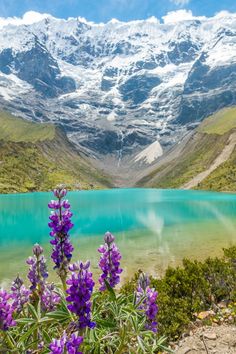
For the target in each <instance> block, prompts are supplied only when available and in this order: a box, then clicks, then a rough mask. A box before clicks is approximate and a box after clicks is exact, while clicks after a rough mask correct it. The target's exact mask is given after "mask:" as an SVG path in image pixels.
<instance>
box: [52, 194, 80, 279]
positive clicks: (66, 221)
mask: <svg viewBox="0 0 236 354" xmlns="http://www.w3.org/2000/svg"><path fill="white" fill-rule="evenodd" d="M66 194H67V191H66V189H64V188H58V189H55V190H54V196H55V197H56V198H57V200H51V202H50V203H49V204H48V207H49V208H50V209H52V210H53V211H52V212H51V215H50V216H49V219H50V222H49V224H48V226H49V227H50V228H51V232H50V236H51V237H52V238H53V239H52V240H51V241H50V243H51V244H52V245H53V252H52V255H51V258H52V260H53V262H54V263H55V269H57V270H58V275H59V276H60V278H61V279H62V281H63V282H64V283H65V279H66V276H67V273H68V265H69V263H70V260H71V257H72V252H73V250H74V248H73V246H72V244H71V242H70V235H69V231H70V230H71V229H72V227H73V224H72V222H71V217H72V212H71V211H70V204H69V202H68V200H65V199H64V197H65V196H66Z"/></svg>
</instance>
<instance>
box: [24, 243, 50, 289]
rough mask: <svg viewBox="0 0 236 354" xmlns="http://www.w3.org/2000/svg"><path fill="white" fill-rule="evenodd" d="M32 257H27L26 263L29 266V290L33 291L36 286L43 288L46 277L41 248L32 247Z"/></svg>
mask: <svg viewBox="0 0 236 354" xmlns="http://www.w3.org/2000/svg"><path fill="white" fill-rule="evenodd" d="M33 254H34V256H33V257H29V258H28V259H27V261H26V263H27V264H28V265H29V266H30V268H29V272H28V279H29V281H30V282H31V284H32V285H31V287H30V289H31V290H35V289H36V287H37V285H39V286H40V287H43V286H44V283H45V279H46V278H47V277H48V271H47V266H46V259H45V258H44V256H43V248H42V247H41V246H39V245H38V244H36V245H34V247H33Z"/></svg>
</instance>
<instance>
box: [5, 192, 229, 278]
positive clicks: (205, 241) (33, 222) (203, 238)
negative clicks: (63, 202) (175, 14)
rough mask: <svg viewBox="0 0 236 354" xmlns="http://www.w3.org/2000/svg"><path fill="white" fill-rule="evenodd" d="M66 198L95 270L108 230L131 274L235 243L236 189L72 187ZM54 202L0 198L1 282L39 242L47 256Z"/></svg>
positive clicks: (82, 249)
mask: <svg viewBox="0 0 236 354" xmlns="http://www.w3.org/2000/svg"><path fill="white" fill-rule="evenodd" d="M68 197H69V199H70V201H71V204H72V209H73V212H74V217H73V221H74V223H75V227H74V229H73V233H72V238H73V243H74V244H75V246H76V249H77V248H78V251H77V252H79V253H78V255H76V256H75V257H83V259H86V258H90V259H92V261H93V264H94V268H95V271H96V266H95V264H96V262H97V259H98V255H97V254H96V252H95V250H96V248H97V247H98V246H99V244H100V243H101V240H102V236H103V234H104V232H106V231H107V230H110V231H111V232H113V233H114V234H116V235H117V240H118V243H119V246H120V248H121V250H122V253H123V258H124V261H123V263H124V265H125V269H126V272H125V274H130V273H131V272H133V271H135V270H137V268H143V269H145V270H148V271H150V272H155V274H156V273H161V272H162V271H163V269H165V268H166V267H167V266H168V265H169V264H176V263H178V262H179V261H180V259H182V258H183V257H184V256H192V257H196V256H197V257H202V256H207V255H210V254H212V253H214V252H217V250H219V249H220V248H221V247H225V246H227V245H229V244H231V243H233V242H235V241H236V239H235V226H236V218H235V215H236V195H233V194H223V193H222V194H220V193H207V192H196V191H178V190H148V189H145V190H143V189H138V190H135V189H131V190H129V189H127V190H110V191H96V192H91V191H90V192H71V193H69V196H68ZM50 199H51V194H50V193H31V194H21V195H20V194H19V195H1V196H0V280H1V278H2V277H3V275H4V276H5V275H7V274H9V275H11V274H12V273H13V271H15V269H16V268H17V267H18V266H19V264H20V262H22V264H23V259H24V258H26V257H27V255H28V254H29V252H30V249H31V246H32V245H33V244H34V243H35V242H39V243H42V244H43V245H44V246H46V252H47V255H48V257H49V255H50V246H49V245H48V239H49V237H48V232H49V230H48V226H47V223H48V215H49V211H48V210H47V203H48V200H50ZM9 259H10V262H9ZM6 264H8V265H7V267H6ZM14 274H15V273H14Z"/></svg>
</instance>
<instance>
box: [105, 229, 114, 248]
mask: <svg viewBox="0 0 236 354" xmlns="http://www.w3.org/2000/svg"><path fill="white" fill-rule="evenodd" d="M104 241H105V243H107V244H108V246H109V245H110V244H112V242H114V241H115V236H114V235H112V233H110V232H109V231H108V232H106V233H105V236H104Z"/></svg>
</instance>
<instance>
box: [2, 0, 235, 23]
mask: <svg viewBox="0 0 236 354" xmlns="http://www.w3.org/2000/svg"><path fill="white" fill-rule="evenodd" d="M184 9H185V10H187V11H185V12H182V13H183V14H184V13H185V14H186V13H189V14H191V13H192V14H193V15H194V16H207V17H212V16H214V15H215V14H216V13H218V12H221V11H223V10H227V11H229V12H235V13H236V0H0V17H5V18H6V17H14V16H15V17H22V16H23V15H24V13H26V12H27V11H36V12H40V13H48V14H51V15H52V16H54V17H58V18H68V17H79V16H80V17H84V18H86V19H87V20H89V21H93V22H96V23H99V22H107V21H109V20H111V19H113V18H116V19H118V20H120V21H130V20H137V19H146V18H149V17H152V16H155V17H157V18H158V19H161V18H162V17H163V16H165V15H166V14H167V13H168V12H172V17H173V16H175V14H174V12H175V11H178V10H182V11H183V10H184ZM179 14H181V12H179Z"/></svg>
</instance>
